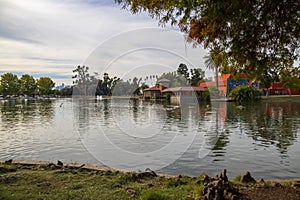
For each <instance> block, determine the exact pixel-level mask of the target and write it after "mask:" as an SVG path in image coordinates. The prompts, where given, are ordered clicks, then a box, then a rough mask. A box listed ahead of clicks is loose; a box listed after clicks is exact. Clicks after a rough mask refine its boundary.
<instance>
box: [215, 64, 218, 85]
mask: <svg viewBox="0 0 300 200" xmlns="http://www.w3.org/2000/svg"><path fill="white" fill-rule="evenodd" d="M218 68H219V66H216V69H215V70H216V87H217V89H218V90H219V76H218Z"/></svg>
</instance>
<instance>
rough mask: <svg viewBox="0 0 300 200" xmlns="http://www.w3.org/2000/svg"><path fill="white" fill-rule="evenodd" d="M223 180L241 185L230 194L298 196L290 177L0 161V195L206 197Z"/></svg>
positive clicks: (61, 197)
mask: <svg viewBox="0 0 300 200" xmlns="http://www.w3.org/2000/svg"><path fill="white" fill-rule="evenodd" d="M219 177H222V175H220V176H219ZM208 180H209V181H208ZM220 184H221V186H222V184H223V186H226V187H227V189H226V192H227V193H228V191H229V189H230V188H233V189H234V190H240V192H238V193H237V194H238V195H235V196H234V197H232V198H230V199H261V196H257V195H259V194H260V193H261V194H262V195H269V197H270V198H267V199H280V198H276V197H280V195H282V197H283V199H284V198H285V197H286V195H285V194H286V192H288V193H289V195H291V196H290V197H291V198H292V199H299V197H300V189H299V188H294V183H293V182H291V181H285V182H284V183H281V184H280V183H278V182H276V183H275V182H254V183H247V184H244V183H241V182H240V178H239V177H237V178H236V180H233V181H228V182H227V181H225V182H224V181H223V180H222V179H216V178H209V177H208V176H206V175H203V176H199V177H188V176H163V175H156V174H155V172H151V171H147V172H121V171H117V170H111V169H104V168H103V169H101V168H100V169H97V168H95V169H91V168H85V167H83V166H79V165H78V166H65V165H60V164H59V163H58V164H51V163H50V164H43V163H42V164H31V163H30V164H28V163H27V164H26V163H22V164H16V163H10V162H7V163H2V164H0V199H148V200H150V199H157V200H159V199H204V195H203V190H209V189H212V188H213V187H215V186H216V187H220ZM278 184H279V185H278ZM214 185H215V186H214ZM223 186H222V187H223ZM205 188H206V189H205ZM233 189H232V190H233ZM274 189H275V190H274ZM213 190H215V189H213ZM213 190H211V191H213ZM260 191H261V192H260ZM274 192H275V193H276V192H277V193H278V194H277V193H276V195H273V194H274ZM222 193H225V190H224V191H222ZM272 196H274V197H275V198H272Z"/></svg>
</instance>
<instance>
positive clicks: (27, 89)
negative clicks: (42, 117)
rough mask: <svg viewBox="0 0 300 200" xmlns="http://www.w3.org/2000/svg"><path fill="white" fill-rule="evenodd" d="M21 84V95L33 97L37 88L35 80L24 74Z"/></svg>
mask: <svg viewBox="0 0 300 200" xmlns="http://www.w3.org/2000/svg"><path fill="white" fill-rule="evenodd" d="M20 84H21V94H26V95H28V96H31V95H33V94H34V92H35V90H36V88H37V85H36V81H35V79H34V78H33V77H32V76H30V75H28V74H23V75H22V76H21V78H20Z"/></svg>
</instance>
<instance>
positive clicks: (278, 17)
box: [115, 0, 300, 75]
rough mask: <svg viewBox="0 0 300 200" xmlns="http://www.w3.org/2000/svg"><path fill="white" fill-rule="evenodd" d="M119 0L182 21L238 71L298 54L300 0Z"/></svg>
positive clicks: (189, 32)
mask: <svg viewBox="0 0 300 200" xmlns="http://www.w3.org/2000/svg"><path fill="white" fill-rule="evenodd" d="M115 1H116V3H118V4H121V5H122V6H123V8H124V9H127V10H130V11H131V12H132V13H134V14H137V13H139V12H144V11H145V12H148V13H149V14H150V16H151V17H153V18H157V19H159V22H160V24H162V25H165V24H166V23H170V24H171V25H174V26H175V25H178V26H179V27H180V28H181V30H182V31H183V32H185V33H186V34H187V35H188V36H189V38H191V39H193V41H196V42H198V43H200V44H202V45H203V46H204V47H205V48H208V49H212V50H213V49H220V50H221V51H222V52H223V53H224V54H226V56H225V59H226V60H227V62H226V63H227V64H232V65H234V68H235V69H238V70H239V71H255V73H256V74H257V75H259V74H261V73H262V72H263V71H265V70H266V69H268V68H273V67H280V66H284V65H285V64H287V63H290V62H294V60H296V59H297V58H299V53H297V52H299V48H300V34H299V33H300V26H299V7H300V1H299V0H289V1H274V0H257V1H240V0H231V1H223V0H215V1H211V0H208V1H196V0H194V1H192V0H185V1H182V0H174V1H169V0H148V1H141V0H115ZM222 67H225V65H224V66H222Z"/></svg>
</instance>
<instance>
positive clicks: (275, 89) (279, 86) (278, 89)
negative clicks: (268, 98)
mask: <svg viewBox="0 0 300 200" xmlns="http://www.w3.org/2000/svg"><path fill="white" fill-rule="evenodd" d="M265 90H267V89H266V88H265ZM269 94H270V95H300V90H290V88H286V87H284V85H283V83H280V82H275V83H272V85H271V87H270V88H269Z"/></svg>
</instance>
